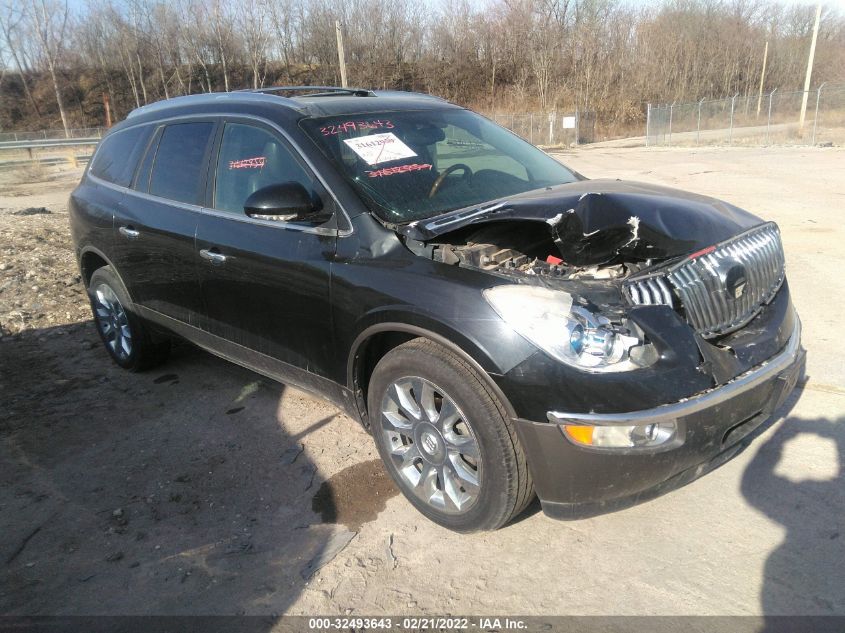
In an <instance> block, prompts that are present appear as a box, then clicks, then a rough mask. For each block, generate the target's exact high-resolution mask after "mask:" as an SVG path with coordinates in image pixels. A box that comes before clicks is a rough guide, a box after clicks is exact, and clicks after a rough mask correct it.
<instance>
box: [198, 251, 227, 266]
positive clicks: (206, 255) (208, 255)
mask: <svg viewBox="0 0 845 633" xmlns="http://www.w3.org/2000/svg"><path fill="white" fill-rule="evenodd" d="M200 257H202V258H203V259H207V260H208V261H210V262H211V263H212V264H225V263H226V256H225V255H221V254H220V253H215V252H214V251H210V250H208V249H207V248H204V249H202V250H201V251H200Z"/></svg>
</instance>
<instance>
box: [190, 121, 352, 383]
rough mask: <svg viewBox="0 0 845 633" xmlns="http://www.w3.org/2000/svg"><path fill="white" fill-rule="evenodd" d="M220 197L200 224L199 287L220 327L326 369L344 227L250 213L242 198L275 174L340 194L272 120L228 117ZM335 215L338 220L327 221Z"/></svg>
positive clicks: (234, 337)
mask: <svg viewBox="0 0 845 633" xmlns="http://www.w3.org/2000/svg"><path fill="white" fill-rule="evenodd" d="M209 173H210V174H211V177H212V178H213V184H212V185H211V188H212V190H213V194H212V201H213V202H212V204H211V205H209V206H210V207H211V208H209V209H207V210H206V211H205V212H204V213H203V214H202V217H201V219H200V223H199V226H198V228H197V244H196V247H197V250H198V251H199V252H200V254H201V255H200V257H201V258H200V274H199V277H200V287H201V291H202V295H203V299H204V302H205V306H206V311H207V312H206V314H207V319H208V329H209V331H210V332H211V333H212V334H215V335H217V336H219V337H222V338H224V339H226V340H228V341H230V342H233V343H236V344H238V345H240V346H242V347H243V348H246V349H248V350H251V351H253V352H257V353H259V354H262V355H265V356H269V357H272V358H273V359H275V360H278V361H282V362H283V363H285V364H287V365H293V366H294V367H297V368H300V369H304V370H307V371H308V372H310V373H311V374H316V375H318V376H325V375H326V373H327V366H328V363H329V359H330V357H331V355H332V328H331V309H330V298H329V279H330V263H331V260H332V258H333V256H334V252H335V246H336V241H337V231H336V230H334V229H331V228H328V225H325V224H324V225H322V226H320V225H315V224H311V223H308V222H296V221H289V222H285V221H269V220H257V219H253V218H249V217H247V216H246V215H245V214H244V202H245V200H246V199H247V197H249V195H250V194H252V193H254V192H255V191H257V190H258V189H261V188H263V187H266V186H268V185H272V184H280V183H284V182H291V181H293V182H298V183H301V184H302V185H303V186H305V188H306V189H307V190H308V191H309V192H313V194H314V195H315V196H318V197H319V198H320V199H321V200H322V204H323V205H331V204H333V203H332V201H331V199H330V196H328V195H327V193H326V192H325V190H324V189H323V188H322V187H321V185H320V184H319V181H318V180H317V179H316V178H315V177H314V176H313V174H312V173H311V172H310V170H309V169H308V168H307V166H306V165H305V164H304V163H303V162H302V160H301V159H300V158H299V156H298V154H297V153H296V152H295V151H294V150H293V149H292V148H291V147H290V145H289V144H288V143H287V142H286V141H285V140H284V139H283V138H282V137H281V136H279V135H278V134H277V133H276V132H275V131H274V130H273V129H272V128H269V127H264V126H262V125H260V124H258V123H252V122H244V121H237V120H230V121H227V122H226V123H225V126H224V128H223V132H222V136H221V138H220V143H219V151H218V152H217V158H216V162H214V163H213V164H212V167H211V169H210V170H209ZM329 224H331V223H329Z"/></svg>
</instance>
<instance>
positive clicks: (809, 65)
mask: <svg viewBox="0 0 845 633" xmlns="http://www.w3.org/2000/svg"><path fill="white" fill-rule="evenodd" d="M821 16H822V3H821V2H819V3H818V5H817V6H816V24H815V25H814V26H813V40H812V41H811V42H810V58H809V59H808V60H807V76H806V77H805V78H804V96H803V98H802V99H801V118H800V119H799V120H798V134H803V132H804V116H805V115H806V114H807V97H808V96H809V94H810V78H811V77H812V75H813V58H814V57H815V56H816V40H817V39H818V37H819V20H820V19H821Z"/></svg>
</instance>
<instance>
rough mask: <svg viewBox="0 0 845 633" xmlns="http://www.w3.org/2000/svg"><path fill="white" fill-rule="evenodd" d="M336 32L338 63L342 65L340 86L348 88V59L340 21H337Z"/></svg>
mask: <svg viewBox="0 0 845 633" xmlns="http://www.w3.org/2000/svg"><path fill="white" fill-rule="evenodd" d="M334 28H335V31H337V61H338V63H339V64H340V85H341V86H343V87H344V88H346V86H347V84H346V57H345V56H344V54H343V30H342V29H341V28H340V20H335V23H334Z"/></svg>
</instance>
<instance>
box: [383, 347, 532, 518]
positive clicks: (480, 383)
mask: <svg viewBox="0 0 845 633" xmlns="http://www.w3.org/2000/svg"><path fill="white" fill-rule="evenodd" d="M368 410H369V412H370V416H369V417H370V420H371V423H372V432H373V437H374V438H375V441H376V445H377V447H378V450H379V454H380V455H381V458H382V460H383V461H384V463H385V466H386V468H387V470H388V472H389V473H390V476H391V477H392V478H393V480H394V481H395V482H396V484H397V485H398V486H399V488H400V490H401V491H402V493H403V494H404V495H405V497H406V498H407V499H408V500H409V501H410V502H411V503H412V504H413V505H414V507H416V508H417V509H418V510H419V511H420V512H421V513H422V514H424V515H425V516H426V517H428V518H429V519H431V520H432V521H434V522H435V523H438V524H440V525H442V526H443V527H446V528H448V529H450V530H454V531H456V532H474V531H479V530H495V529H497V528H499V527H501V526H503V525H505V524H506V523H508V522H509V521H510V520H511V519H513V518H514V517H515V516H516V515H517V514H519V513H520V512H522V510H524V509H525V507H526V506H527V505H528V503H529V502H530V501H531V499H532V498H533V494H534V493H533V484H532V481H531V476H530V474H529V472H528V466H527V463H526V460H525V454H524V452H523V450H522V447H521V445H520V444H519V440H518V439H517V437H516V433H515V431H514V428H513V426H512V424H511V422H510V420H509V419H508V416H507V414H506V411H505V407H504V406H503V405H502V403H501V401H500V400H499V399H498V398H497V397H496V395H495V394H494V393H493V392H492V391H491V390H490V389H489V388H488V386H487V383H486V381H485V380H484V379H483V378H482V377H481V376H480V375H479V374H478V372H477V371H475V370H474V369H473V368H472V367H471V366H470V365H468V364H467V363H466V362H464V361H463V360H462V359H461V358H460V357H458V356H457V355H455V354H453V353H452V352H450V351H449V350H447V349H445V348H444V347H442V346H440V345H438V344H436V343H434V342H433V341H430V340H428V339H423V338H418V339H414V340H412V341H409V342H408V343H405V344H403V345H400V346H398V347H396V348H395V349H393V350H391V351H390V352H388V353H387V354H386V355H385V356H384V357H383V358H382V359H381V360H380V361H379V363H378V364H377V365H376V368H375V370H374V371H373V374H372V376H371V378H370V384H369V391H368Z"/></svg>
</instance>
